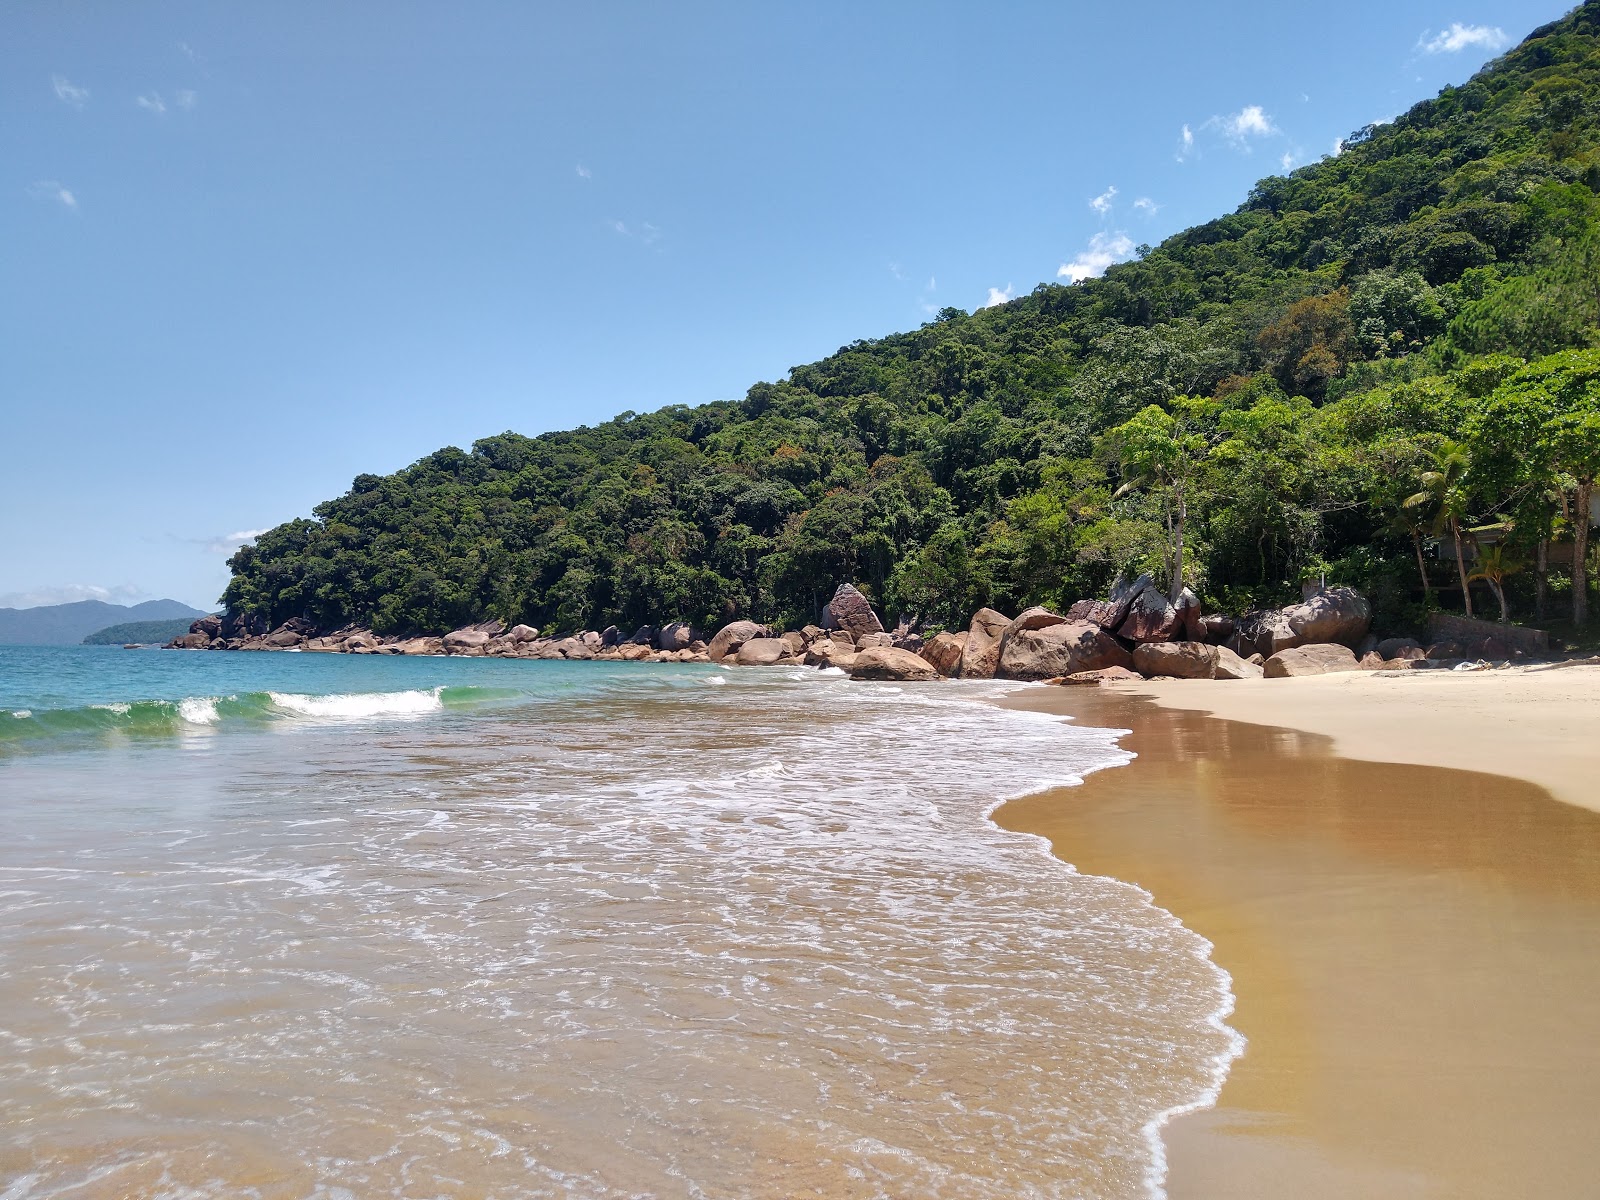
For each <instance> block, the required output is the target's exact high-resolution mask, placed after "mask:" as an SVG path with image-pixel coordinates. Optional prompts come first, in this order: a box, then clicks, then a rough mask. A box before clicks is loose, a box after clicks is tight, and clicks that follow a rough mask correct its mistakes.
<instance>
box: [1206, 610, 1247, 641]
mask: <svg viewBox="0 0 1600 1200" xmlns="http://www.w3.org/2000/svg"><path fill="white" fill-rule="evenodd" d="M1236 629H1238V622H1236V621H1235V620H1234V619H1233V618H1232V617H1227V616H1223V615H1222V614H1221V613H1207V614H1205V616H1203V617H1201V618H1200V638H1199V640H1200V641H1202V642H1216V643H1218V644H1219V645H1220V644H1221V643H1223V642H1225V641H1227V640H1228V639H1229V638H1231V637H1232V636H1233V635H1234V631H1235V630H1236Z"/></svg>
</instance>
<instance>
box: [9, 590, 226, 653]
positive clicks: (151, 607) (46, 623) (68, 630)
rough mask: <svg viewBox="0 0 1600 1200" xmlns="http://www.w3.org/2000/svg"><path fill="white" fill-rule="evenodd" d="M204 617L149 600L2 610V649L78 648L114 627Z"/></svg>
mask: <svg viewBox="0 0 1600 1200" xmlns="http://www.w3.org/2000/svg"><path fill="white" fill-rule="evenodd" d="M203 616H205V613H203V612H201V611H200V610H199V609H198V608H190V607H189V606H188V605H187V604H181V603H179V602H178V601H176V600H146V601H145V602H144V603H143V604H133V605H127V604H107V603H106V602H105V601H103V600H79V601H77V602H76V603H73V604H44V605H40V606H39V607H38V608H0V645H10V646H76V645H77V644H78V643H79V642H81V641H83V639H84V638H85V637H87V636H88V635H89V634H91V633H94V632H95V631H96V630H99V629H105V628H107V627H108V626H111V625H117V624H122V623H125V622H128V621H162V620H175V619H176V618H178V617H183V618H185V619H187V620H190V621H192V620H194V619H195V618H196V617H203Z"/></svg>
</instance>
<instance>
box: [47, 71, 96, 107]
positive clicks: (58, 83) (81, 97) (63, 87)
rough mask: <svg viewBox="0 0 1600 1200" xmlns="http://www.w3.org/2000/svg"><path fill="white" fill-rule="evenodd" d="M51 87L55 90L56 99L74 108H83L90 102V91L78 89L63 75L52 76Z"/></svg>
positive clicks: (84, 88) (83, 88)
mask: <svg viewBox="0 0 1600 1200" xmlns="http://www.w3.org/2000/svg"><path fill="white" fill-rule="evenodd" d="M50 86H51V87H53V88H55V91H56V99H57V100H59V101H61V103H63V104H70V105H72V107H73V108H82V107H83V106H84V105H85V104H87V103H88V102H89V89H88V88H86V87H78V86H77V85H76V84H75V83H72V82H71V81H69V80H68V79H67V78H66V77H65V76H63V75H52V76H50Z"/></svg>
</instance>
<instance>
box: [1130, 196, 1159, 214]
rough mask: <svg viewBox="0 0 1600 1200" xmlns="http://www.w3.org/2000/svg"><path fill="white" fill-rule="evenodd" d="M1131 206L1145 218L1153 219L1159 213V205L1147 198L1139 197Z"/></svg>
mask: <svg viewBox="0 0 1600 1200" xmlns="http://www.w3.org/2000/svg"><path fill="white" fill-rule="evenodd" d="M1133 206H1134V208H1136V209H1138V210H1139V211H1140V212H1142V213H1144V215H1145V216H1147V217H1153V216H1155V215H1156V214H1157V213H1158V212H1160V211H1161V205H1159V204H1157V203H1156V202H1155V201H1154V200H1152V199H1150V197H1149V196H1140V197H1139V198H1138V199H1137V200H1135V201H1134V202H1133Z"/></svg>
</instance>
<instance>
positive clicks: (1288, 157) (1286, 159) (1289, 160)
mask: <svg viewBox="0 0 1600 1200" xmlns="http://www.w3.org/2000/svg"><path fill="white" fill-rule="evenodd" d="M1278 161H1279V162H1280V163H1282V164H1283V169H1284V170H1285V171H1292V170H1294V162H1295V158H1294V152H1293V151H1291V150H1285V151H1284V152H1283V157H1282V158H1280V159H1279V160H1278Z"/></svg>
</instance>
